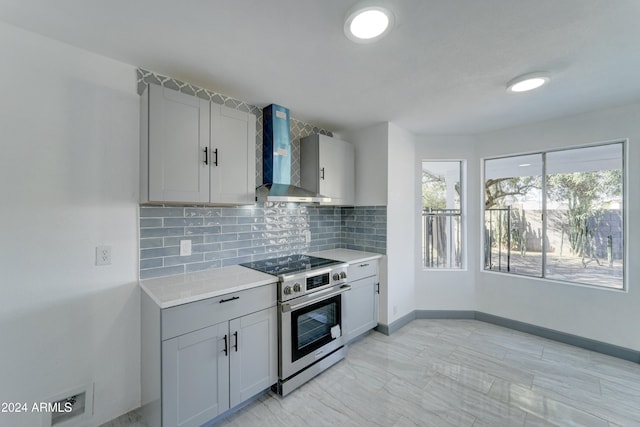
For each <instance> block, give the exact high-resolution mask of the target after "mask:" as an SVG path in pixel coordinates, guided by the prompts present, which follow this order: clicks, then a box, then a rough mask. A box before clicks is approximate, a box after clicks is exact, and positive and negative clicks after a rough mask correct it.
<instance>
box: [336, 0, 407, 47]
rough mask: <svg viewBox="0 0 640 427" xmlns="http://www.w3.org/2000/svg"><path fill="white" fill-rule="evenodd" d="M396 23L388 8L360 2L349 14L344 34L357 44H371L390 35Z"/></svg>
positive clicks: (369, 2)
mask: <svg viewBox="0 0 640 427" xmlns="http://www.w3.org/2000/svg"><path fill="white" fill-rule="evenodd" d="M394 22H395V18H394V16H393V13H392V12H391V10H390V9H388V8H387V7H384V6H382V5H379V4H376V3H374V2H371V1H367V2H360V3H358V4H356V6H355V7H353V8H352V9H351V10H350V11H349V12H348V13H347V18H346V19H345V22H344V33H345V34H346V36H347V37H348V38H349V39H351V40H353V41H355V42H357V43H371V42H374V41H376V40H379V39H380V38H382V37H384V36H385V35H386V34H387V33H389V31H391V28H393V24H394Z"/></svg>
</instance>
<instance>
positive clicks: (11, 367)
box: [0, 23, 140, 426]
mask: <svg viewBox="0 0 640 427" xmlns="http://www.w3.org/2000/svg"><path fill="white" fill-rule="evenodd" d="M0 57H2V67H0V81H1V82H2V84H1V86H0V97H1V99H2V102H1V103H0V109H1V110H2V111H1V112H0V135H2V143H1V144H2V151H1V154H0V188H1V189H2V190H1V194H2V197H1V200H2V202H1V203H2V204H1V207H0V229H1V232H0V235H1V236H2V240H1V241H2V243H1V244H0V271H1V273H0V280H1V283H2V298H0V306H1V310H0V342H1V343H2V350H1V351H0V402H29V404H31V403H33V402H40V401H43V400H44V399H47V398H50V397H53V396H57V395H59V394H60V393H62V392H65V391H67V390H72V389H75V388H77V387H79V386H82V385H85V384H93V383H95V416H94V417H93V418H92V419H91V420H89V421H88V422H87V425H98V424H100V423H102V422H105V421H108V420H109V419H111V418H113V417H116V416H118V415H120V414H122V413H124V412H126V411H128V410H130V409H132V408H135V407H136V406H138V405H139V400H140V380H139V375H140V372H139V371H140V368H139V363H140V362H139V354H140V330H139V291H138V286H137V276H138V265H137V259H138V254H137V240H138V239H137V213H136V209H137V203H136V201H137V191H138V190H137V189H138V146H139V143H138V115H139V103H138V102H139V101H138V96H137V95H136V92H135V85H136V79H135V68H134V67H132V66H129V65H125V64H122V63H119V62H115V61H112V60H109V59H106V58H104V57H100V56H97V55H94V54H91V53H88V52H85V51H82V50H79V49H76V48H73V47H70V46H68V45H65V44H62V43H59V42H55V41H52V40H50V39H47V38H44V37H41V36H39V35H36V34H33V33H29V32H25V31H23V30H20V29H17V28H15V27H12V26H9V25H6V24H3V23H0ZM98 245H110V246H111V247H112V256H113V262H112V265H110V266H100V267H98V266H95V265H94V261H95V247H96V246H98ZM41 420H42V415H41V414H18V415H9V414H0V425H2V426H9V425H10V426H38V425H41Z"/></svg>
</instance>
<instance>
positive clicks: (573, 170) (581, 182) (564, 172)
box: [484, 143, 624, 289]
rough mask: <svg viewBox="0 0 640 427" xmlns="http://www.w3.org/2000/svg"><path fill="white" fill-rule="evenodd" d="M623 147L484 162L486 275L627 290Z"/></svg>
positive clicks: (616, 144)
mask: <svg viewBox="0 0 640 427" xmlns="http://www.w3.org/2000/svg"><path fill="white" fill-rule="evenodd" d="M623 176H624V174H623V144H622V143H615V144H607V145H600V146H594V147H586V148H576V149H568V150H558V151H550V152H547V153H540V154H533V155H526V156H512V157H506V158H500V159H488V160H486V161H485V186H484V192H485V195H484V201H485V215H484V223H485V230H484V233H485V242H484V243H485V245H484V246H485V250H484V260H485V264H484V266H485V269H486V270H494V271H502V272H508V273H514V274H523V275H529V276H535V277H545V278H550V279H554V280H560V281H567V282H573V283H581V284H588V285H595V286H604V287H611V288H617V289H622V288H623V276H624V275H623V271H624V244H623V235H624V233H623V205H624V203H623Z"/></svg>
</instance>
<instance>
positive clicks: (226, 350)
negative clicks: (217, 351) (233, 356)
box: [224, 334, 229, 356]
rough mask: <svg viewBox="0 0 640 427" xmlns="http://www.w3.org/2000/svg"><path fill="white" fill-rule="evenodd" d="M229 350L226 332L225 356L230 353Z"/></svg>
mask: <svg viewBox="0 0 640 427" xmlns="http://www.w3.org/2000/svg"><path fill="white" fill-rule="evenodd" d="M228 350H229V349H228V347H227V335H226V334H225V336H224V355H225V356H226V355H228V354H229V351H228Z"/></svg>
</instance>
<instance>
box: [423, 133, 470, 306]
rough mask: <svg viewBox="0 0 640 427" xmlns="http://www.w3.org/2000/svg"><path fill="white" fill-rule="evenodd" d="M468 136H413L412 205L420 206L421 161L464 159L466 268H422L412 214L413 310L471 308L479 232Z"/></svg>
mask: <svg viewBox="0 0 640 427" xmlns="http://www.w3.org/2000/svg"><path fill="white" fill-rule="evenodd" d="M475 151H476V142H475V139H474V137H472V136H464V135H460V136H455V135H440V136H435V135H434V136H420V137H417V138H416V156H415V170H416V193H415V197H416V204H417V205H418V210H420V209H421V206H422V192H421V185H420V183H419V180H418V178H419V177H420V176H421V169H422V161H423V160H462V161H463V162H464V172H465V173H464V175H463V185H462V187H463V198H462V205H463V208H464V219H463V222H464V224H465V228H464V232H463V245H464V254H465V264H466V268H464V269H461V270H446V271H443V270H435V269H431V270H426V269H424V268H423V261H422V232H423V230H422V217H421V215H420V214H419V213H418V214H417V215H415V218H414V221H415V228H416V233H415V239H414V240H415V254H416V268H415V274H416V279H415V304H416V309H417V310H434V311H438V310H456V311H457V310H460V311H468V310H475V276H476V271H477V269H478V256H477V255H478V245H479V237H478V236H479V235H480V221H479V220H478V218H479V215H480V209H479V204H480V201H479V199H480V185H479V178H478V177H479V176H480V168H479V161H478V160H477V157H476V152H475Z"/></svg>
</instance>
